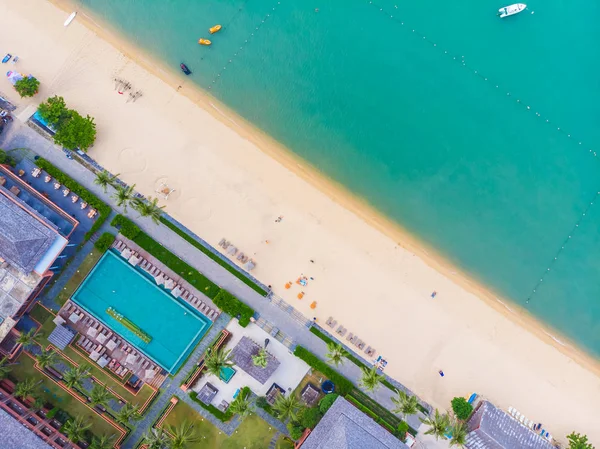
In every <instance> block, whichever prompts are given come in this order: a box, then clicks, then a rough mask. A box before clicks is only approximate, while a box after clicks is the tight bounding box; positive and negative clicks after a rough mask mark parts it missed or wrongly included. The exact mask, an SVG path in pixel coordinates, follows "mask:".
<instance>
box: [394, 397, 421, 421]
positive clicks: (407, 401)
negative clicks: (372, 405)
mask: <svg viewBox="0 0 600 449" xmlns="http://www.w3.org/2000/svg"><path fill="white" fill-rule="evenodd" d="M396 393H397V394H398V395H397V396H396V397H395V398H394V397H393V398H392V402H393V403H394V404H396V406H397V407H396V408H395V409H393V410H392V412H394V413H402V416H403V417H404V418H406V417H407V416H408V415H414V414H415V413H417V410H418V405H419V401H418V399H417V397H416V396H411V395H409V394H406V393H405V392H404V391H401V390H396Z"/></svg>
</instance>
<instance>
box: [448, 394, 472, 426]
mask: <svg viewBox="0 0 600 449" xmlns="http://www.w3.org/2000/svg"><path fill="white" fill-rule="evenodd" d="M451 404H452V411H453V412H454V416H456V417H457V418H458V419H460V420H461V421H465V420H467V419H469V416H471V412H472V411H473V406H472V405H471V404H469V402H467V400H466V399H465V398H463V397H456V398H454V399H452V402H451Z"/></svg>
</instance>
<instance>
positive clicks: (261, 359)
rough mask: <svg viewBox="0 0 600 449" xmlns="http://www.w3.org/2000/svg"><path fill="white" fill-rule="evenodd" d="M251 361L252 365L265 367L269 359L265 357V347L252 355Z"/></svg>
mask: <svg viewBox="0 0 600 449" xmlns="http://www.w3.org/2000/svg"><path fill="white" fill-rule="evenodd" d="M252 363H253V364H254V366H258V367H260V368H266V367H267V365H268V363H269V359H268V358H267V350H266V349H265V348H261V349H260V351H258V354H256V355H253V356H252Z"/></svg>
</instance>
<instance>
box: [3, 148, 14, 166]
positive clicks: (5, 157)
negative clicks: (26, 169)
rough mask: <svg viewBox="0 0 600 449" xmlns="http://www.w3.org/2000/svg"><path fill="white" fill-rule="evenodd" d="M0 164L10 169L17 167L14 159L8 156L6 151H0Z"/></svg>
mask: <svg viewBox="0 0 600 449" xmlns="http://www.w3.org/2000/svg"><path fill="white" fill-rule="evenodd" d="M0 164H4V165H10V166H11V167H14V166H15V165H17V161H16V160H15V158H14V157H12V156H9V155H8V153H7V152H6V151H4V150H2V149H0Z"/></svg>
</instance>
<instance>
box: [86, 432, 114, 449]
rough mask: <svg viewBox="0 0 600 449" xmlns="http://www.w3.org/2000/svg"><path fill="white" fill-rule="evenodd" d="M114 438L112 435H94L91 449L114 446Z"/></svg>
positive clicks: (107, 448)
mask: <svg viewBox="0 0 600 449" xmlns="http://www.w3.org/2000/svg"><path fill="white" fill-rule="evenodd" d="M112 440H113V436H112V435H110V436H109V435H102V436H101V437H100V438H98V437H94V439H93V440H92V444H91V445H90V449H110V448H112V447H113V442H112Z"/></svg>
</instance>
